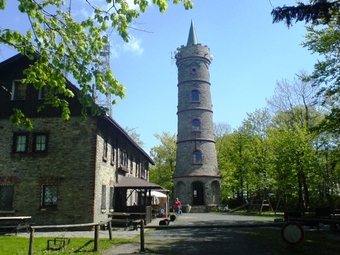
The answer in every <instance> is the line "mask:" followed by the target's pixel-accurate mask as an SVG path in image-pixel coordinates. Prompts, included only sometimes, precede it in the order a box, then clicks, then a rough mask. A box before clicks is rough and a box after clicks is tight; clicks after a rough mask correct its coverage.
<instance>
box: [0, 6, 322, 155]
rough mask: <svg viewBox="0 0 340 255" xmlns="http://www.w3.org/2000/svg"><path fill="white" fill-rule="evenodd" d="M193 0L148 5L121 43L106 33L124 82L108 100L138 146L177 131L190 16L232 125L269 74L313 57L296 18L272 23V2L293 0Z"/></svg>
mask: <svg viewBox="0 0 340 255" xmlns="http://www.w3.org/2000/svg"><path fill="white" fill-rule="evenodd" d="M8 2H9V3H8V6H9V7H10V8H11V9H8V10H7V11H6V12H7V15H4V13H1V12H0V24H1V27H2V28H4V27H6V26H7V27H13V26H17V29H22V27H23V24H24V23H23V22H27V18H26V17H25V16H22V15H20V14H19V13H17V14H15V15H14V13H16V12H15V11H14V10H15V9H14V8H15V5H17V3H16V1H13V2H14V3H13V2H12V1H8ZM66 2H68V1H66ZM84 2H85V1H83V0H72V15H74V17H75V18H76V17H78V16H79V17H81V16H82V15H90V13H89V12H88V9H86V4H85V3H84ZM92 2H94V3H97V4H98V5H100V4H102V3H103V2H105V1H104V0H100V1H99V0H95V1H92ZM131 2H133V1H132V0H131ZM193 2H194V4H195V7H194V9H192V10H184V8H183V6H182V5H181V4H179V5H173V4H170V5H169V8H168V10H167V11H166V12H165V13H164V14H161V13H159V11H158V8H157V7H155V6H150V7H148V8H147V11H146V13H144V14H141V16H140V17H139V18H138V20H137V21H136V22H135V23H134V24H133V25H132V26H133V28H132V29H130V36H131V40H130V43H128V44H126V43H124V42H123V40H122V39H120V38H119V37H118V35H117V33H116V32H115V31H112V33H111V35H110V44H111V62H110V65H111V69H112V70H113V73H114V75H115V76H116V77H117V78H118V80H119V81H120V82H121V83H122V84H123V85H124V86H125V87H126V88H127V91H126V98H125V99H123V100H119V104H118V105H115V106H113V118H114V119H115V120H116V121H117V122H118V123H119V124H120V125H121V126H122V127H124V128H125V127H129V128H136V132H137V133H139V134H140V138H141V140H142V141H143V142H144V143H145V146H144V149H145V151H146V152H149V151H150V149H151V148H152V147H153V146H157V145H159V144H160V142H159V141H158V140H157V139H156V138H155V137H154V134H156V133H157V134H162V133H163V132H169V133H170V134H176V133H177V115H176V111H177V67H176V64H175V62H174V61H173V60H172V54H173V52H174V51H175V50H176V49H177V47H180V46H181V45H185V44H186V42H187V38H188V33H189V28H190V23H191V20H192V21H193V22H194V24H195V28H196V33H197V37H198V41H199V43H201V44H203V45H207V46H209V48H210V51H211V54H212V55H213V56H214V60H213V62H212V64H211V66H210V77H211V79H210V81H211V93H212V101H213V111H214V122H215V123H227V124H229V125H230V126H231V127H232V128H233V129H235V128H237V127H238V126H240V125H241V123H242V121H243V120H244V119H245V118H246V116H247V115H246V114H247V113H252V112H254V111H255V110H256V109H261V108H263V107H265V106H266V98H270V97H271V96H272V95H273V92H274V88H275V86H276V82H277V81H280V80H282V79H288V80H293V78H294V76H295V74H296V73H298V72H299V70H306V71H307V72H309V73H310V72H311V71H312V70H313V65H314V63H316V59H317V58H318V56H315V55H311V53H310V52H309V51H308V50H307V49H306V48H303V47H302V46H301V45H300V44H301V42H302V41H303V35H304V34H305V33H306V30H305V28H304V24H303V23H298V24H295V25H294V26H293V27H291V28H290V29H288V28H287V27H286V26H285V25H284V24H283V23H278V24H272V18H271V15H270V12H271V10H272V9H273V6H283V5H287V6H290V5H295V0H270V1H269V0H234V1H231V0H215V1H208V0H193ZM9 11H11V15H8V13H9ZM6 12H5V13H6ZM0 49H1V52H0V61H3V60H5V59H7V58H8V57H11V56H13V55H14V54H16V52H14V51H12V50H10V49H9V48H8V47H3V46H0Z"/></svg>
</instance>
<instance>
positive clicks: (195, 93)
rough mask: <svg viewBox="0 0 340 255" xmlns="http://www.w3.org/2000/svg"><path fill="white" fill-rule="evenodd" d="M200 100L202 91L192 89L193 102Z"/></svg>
mask: <svg viewBox="0 0 340 255" xmlns="http://www.w3.org/2000/svg"><path fill="white" fill-rule="evenodd" d="M199 101H200V92H199V90H197V89H193V90H191V102H199Z"/></svg>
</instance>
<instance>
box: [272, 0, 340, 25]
mask: <svg viewBox="0 0 340 255" xmlns="http://www.w3.org/2000/svg"><path fill="white" fill-rule="evenodd" d="M339 11H340V1H339V0H334V1H328V0H310V1H308V4H304V3H303V2H302V1H297V5H296V6H283V7H276V8H274V9H273V10H272V12H271V15H272V17H273V23H275V22H282V21H283V22H285V23H286V25H287V26H288V27H290V26H292V25H293V21H294V20H295V21H296V22H299V21H305V23H312V24H314V25H317V24H327V23H329V22H330V21H334V20H338V15H339Z"/></svg>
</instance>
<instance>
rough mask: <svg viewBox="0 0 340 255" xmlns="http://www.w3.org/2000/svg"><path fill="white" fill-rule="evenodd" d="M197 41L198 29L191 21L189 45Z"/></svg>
mask: <svg viewBox="0 0 340 255" xmlns="http://www.w3.org/2000/svg"><path fill="white" fill-rule="evenodd" d="M197 43H198V41H197V35H196V30H195V26H194V22H193V21H191V26H190V31H189V37H188V42H187V46H189V45H191V44H197Z"/></svg>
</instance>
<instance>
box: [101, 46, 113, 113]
mask: <svg viewBox="0 0 340 255" xmlns="http://www.w3.org/2000/svg"><path fill="white" fill-rule="evenodd" d="M99 55H100V63H101V65H100V67H99V68H100V71H101V72H102V73H106V72H107V71H109V70H110V56H111V52H110V41H109V40H108V41H107V43H106V44H105V45H104V48H103V50H102V51H101V52H100V54H99ZM105 87H106V88H107V87H108V86H107V84H105ZM111 97H112V95H111V93H110V92H107V94H106V98H105V99H104V101H105V102H104V103H103V104H102V106H104V107H106V108H107V109H108V112H107V113H108V114H109V115H110V116H111V117H113V116H112V98H111Z"/></svg>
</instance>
